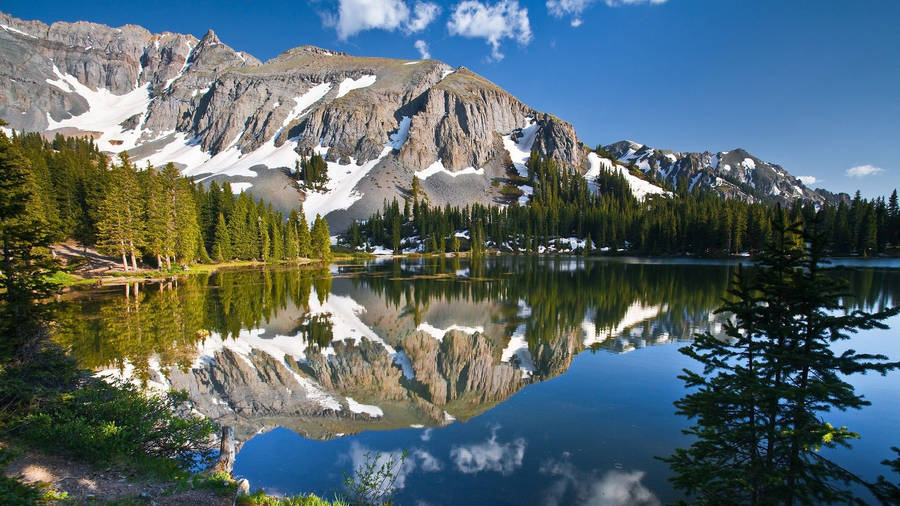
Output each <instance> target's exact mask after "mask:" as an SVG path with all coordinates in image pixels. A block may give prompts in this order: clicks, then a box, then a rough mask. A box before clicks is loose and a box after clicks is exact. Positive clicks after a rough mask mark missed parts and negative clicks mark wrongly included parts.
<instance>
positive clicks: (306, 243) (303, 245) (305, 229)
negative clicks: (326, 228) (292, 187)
mask: <svg viewBox="0 0 900 506" xmlns="http://www.w3.org/2000/svg"><path fill="white" fill-rule="evenodd" d="M297 249H298V251H299V253H300V257H301V258H312V257H313V249H312V238H311V237H310V234H309V225H307V223H306V215H305V214H304V213H303V207H302V206H301V207H300V223H299V225H298V226H297Z"/></svg>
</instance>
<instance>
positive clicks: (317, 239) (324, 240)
mask: <svg viewBox="0 0 900 506" xmlns="http://www.w3.org/2000/svg"><path fill="white" fill-rule="evenodd" d="M311 236H312V250H313V257H314V258H317V259H319V260H322V261H323V262H330V261H331V233H330V232H329V230H328V222H327V221H325V218H322V217H321V216H319V215H318V214H317V215H316V219H315V221H314V222H313V228H312V233H311Z"/></svg>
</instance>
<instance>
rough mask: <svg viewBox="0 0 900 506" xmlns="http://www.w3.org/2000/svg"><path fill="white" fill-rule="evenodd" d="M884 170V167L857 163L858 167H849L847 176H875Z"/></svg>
mask: <svg viewBox="0 0 900 506" xmlns="http://www.w3.org/2000/svg"><path fill="white" fill-rule="evenodd" d="M881 172H884V169H882V168H881V167H876V166H874V165H857V166H856V167H850V168H849V169H847V176H849V177H866V176H874V175H875V174H879V173H881Z"/></svg>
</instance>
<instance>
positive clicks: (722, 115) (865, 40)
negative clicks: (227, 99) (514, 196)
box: [0, 0, 900, 196]
mask: <svg viewBox="0 0 900 506" xmlns="http://www.w3.org/2000/svg"><path fill="white" fill-rule="evenodd" d="M0 9H2V10H3V11H5V12H8V13H10V14H12V15H14V16H16V17H19V18H23V19H40V20H42V21H44V22H48V23H49V22H53V21H57V20H62V21H76V20H88V21H94V22H98V23H104V24H109V25H113V26H120V25H123V24H129V23H131V24H139V25H142V26H144V27H146V28H148V29H149V30H151V31H153V32H160V31H173V32H181V33H192V34H194V35H196V36H198V37H201V36H202V35H203V34H204V33H205V32H206V30H207V29H209V28H212V29H213V30H214V31H215V32H216V34H217V35H218V36H219V38H220V39H221V40H222V41H223V42H225V43H227V44H229V45H230V46H232V47H234V48H235V49H239V50H243V51H247V52H248V53H250V54H253V55H254V56H256V57H258V58H260V59H261V60H266V59H268V58H272V57H274V56H276V55H278V54H279V53H281V52H282V51H284V50H286V49H289V48H291V47H295V46H298V45H303V44H313V45H317V46H321V47H326V48H330V49H335V50H340V51H345V52H348V53H352V54H356V55H362V56H389V57H397V58H418V57H419V55H420V50H419V49H424V47H423V43H420V42H418V41H423V42H424V45H427V52H428V53H429V54H430V56H431V57H432V58H436V59H439V60H442V61H445V62H447V63H449V64H451V65H454V66H457V65H465V66H466V67H469V68H471V69H473V70H474V71H476V72H478V73H480V74H482V75H484V76H485V77H487V78H489V79H491V80H492V81H494V82H495V83H497V84H498V85H500V86H501V87H503V88H505V89H507V90H508V91H510V92H511V93H513V94H514V95H516V96H517V97H518V98H520V99H521V100H522V101H524V102H525V103H527V104H529V105H531V106H532V107H535V108H536V109H539V110H542V111H547V112H551V113H553V114H555V115H557V116H559V117H561V118H563V119H565V120H567V121H570V122H572V123H573V124H574V126H575V128H576V130H577V131H578V134H579V136H580V137H581V138H582V139H583V140H584V141H585V142H586V143H588V144H590V145H595V144H599V143H603V144H607V143H611V142H614V141H617V140H621V139H632V140H635V141H637V142H641V143H644V144H648V145H651V146H653V147H656V148H664V149H674V150H678V151H703V150H707V149H709V150H711V151H720V150H729V149H733V148H736V147H743V148H745V149H747V150H748V151H750V152H751V153H753V154H755V155H756V156H758V157H760V158H762V159H764V160H767V161H771V162H775V163H779V164H781V165H783V166H784V167H785V168H786V169H787V170H788V171H790V172H791V173H793V174H794V175H797V176H812V177H815V178H816V180H817V182H816V183H814V184H813V185H812V186H821V187H824V188H827V189H829V190H832V191H846V192H852V191H855V190H856V189H860V190H862V192H863V194H864V195H866V196H875V195H884V194H887V193H889V192H890V190H891V189H893V188H894V187H900V30H897V28H896V21H897V20H898V19H900V2H898V1H895V0H865V1H861V0H846V1H844V0H789V1H784V0H539V1H537V0H536V1H522V0H520V1H518V2H515V1H512V0H466V1H462V2H459V1H454V2H439V1H436V0H314V1H305V0H295V1H294V2H291V3H285V4H280V3H279V4H276V5H266V6H263V4H262V3H260V2H250V1H230V2H229V1H219V2H213V1H202V2H189V1H181V2H155V1H145V2H112V1H93V2H71V1H68V2H49V1H40V0H30V1H19V0H11V1H10V0H7V1H5V2H4V5H3V6H2V7H0ZM417 45H418V46H419V48H417V47H416V46H417ZM853 168H856V169H855V170H852V171H851V170H850V169H853ZM848 171H850V173H851V174H854V175H853V176H851V175H848Z"/></svg>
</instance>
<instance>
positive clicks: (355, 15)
mask: <svg viewBox="0 0 900 506" xmlns="http://www.w3.org/2000/svg"><path fill="white" fill-rule="evenodd" d="M440 12H441V8H440V7H438V5H437V4H435V3H431V2H416V4H415V6H414V7H413V9H410V8H409V5H407V3H406V2H405V1H404V0H339V5H338V12H337V14H336V15H335V14H334V13H331V12H328V13H325V14H323V17H324V21H325V25H326V26H333V27H334V28H335V30H337V34H338V38H339V39H341V40H347V38H348V37H351V36H353V35H356V34H357V33H359V32H362V31H365V30H373V29H381V30H387V31H394V30H396V29H401V30H403V31H405V32H408V33H415V32H420V31H422V30H424V29H425V28H426V27H427V26H428V25H429V24H431V22H432V21H434V20H435V18H437V16H438V14H439V13H440Z"/></svg>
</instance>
